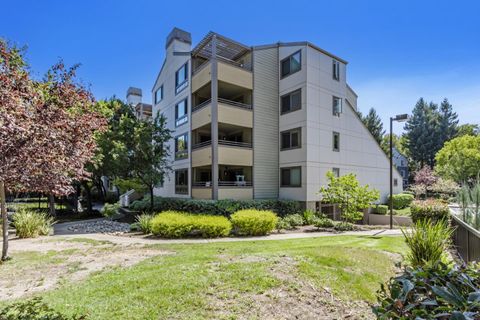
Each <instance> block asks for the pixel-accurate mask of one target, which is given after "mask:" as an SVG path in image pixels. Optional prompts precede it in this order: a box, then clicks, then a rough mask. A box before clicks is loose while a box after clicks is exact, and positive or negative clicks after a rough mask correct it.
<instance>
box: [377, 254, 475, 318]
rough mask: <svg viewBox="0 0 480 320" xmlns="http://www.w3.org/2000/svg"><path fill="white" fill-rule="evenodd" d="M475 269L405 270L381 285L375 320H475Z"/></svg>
mask: <svg viewBox="0 0 480 320" xmlns="http://www.w3.org/2000/svg"><path fill="white" fill-rule="evenodd" d="M479 292H480V273H479V272H478V266H473V265H469V266H453V268H452V267H451V266H448V265H446V264H443V263H439V264H438V265H437V266H436V267H435V268H417V269H411V268H407V269H406V270H405V271H404V273H403V274H402V275H400V276H397V277H393V278H391V279H390V281H389V282H388V283H387V285H386V286H385V285H382V287H381V289H380V290H379V292H378V293H377V300H378V304H377V305H376V306H375V307H373V311H374V313H375V315H376V316H377V319H465V320H467V319H477V317H478V314H479V312H480V304H479V303H478V296H479V294H478V293H479Z"/></svg>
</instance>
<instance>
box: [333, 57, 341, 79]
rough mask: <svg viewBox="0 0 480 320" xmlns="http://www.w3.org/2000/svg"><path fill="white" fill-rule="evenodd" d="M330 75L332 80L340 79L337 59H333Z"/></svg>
mask: <svg viewBox="0 0 480 320" xmlns="http://www.w3.org/2000/svg"><path fill="white" fill-rule="evenodd" d="M332 75H333V79H334V80H337V81H340V62H338V61H337V60H333V64H332Z"/></svg>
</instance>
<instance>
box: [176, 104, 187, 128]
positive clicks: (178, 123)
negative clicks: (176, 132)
mask: <svg viewBox="0 0 480 320" xmlns="http://www.w3.org/2000/svg"><path fill="white" fill-rule="evenodd" d="M182 102H185V114H184V115H183V116H181V117H178V106H179V105H180V104H181V103H182ZM185 123H188V98H185V99H182V100H180V101H179V102H178V103H176V104H175V128H178V127H180V126H182V125H184V124H185Z"/></svg>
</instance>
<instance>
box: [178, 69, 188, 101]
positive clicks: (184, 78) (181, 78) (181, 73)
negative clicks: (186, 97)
mask: <svg viewBox="0 0 480 320" xmlns="http://www.w3.org/2000/svg"><path fill="white" fill-rule="evenodd" d="M187 86H188V62H187V63H185V64H184V65H183V66H182V67H181V68H180V69H178V70H177V72H175V94H177V93H179V92H180V91H182V90H183V89H185V88H186V87H187Z"/></svg>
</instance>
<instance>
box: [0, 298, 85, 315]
mask: <svg viewBox="0 0 480 320" xmlns="http://www.w3.org/2000/svg"><path fill="white" fill-rule="evenodd" d="M0 319H2V320H81V319H86V317H85V316H78V315H77V316H72V317H70V316H66V315H63V314H61V313H59V312H56V311H55V310H53V309H52V308H50V307H49V306H48V305H46V304H45V303H44V302H43V301H42V299H41V298H33V299H30V300H26V301H20V302H14V303H12V304H9V305H7V306H5V307H3V308H2V309H1V310H0Z"/></svg>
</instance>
